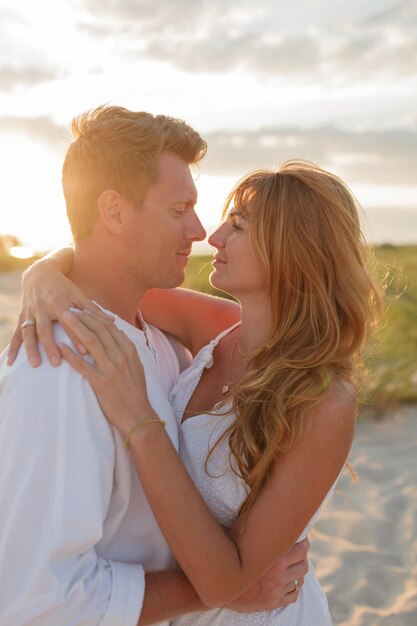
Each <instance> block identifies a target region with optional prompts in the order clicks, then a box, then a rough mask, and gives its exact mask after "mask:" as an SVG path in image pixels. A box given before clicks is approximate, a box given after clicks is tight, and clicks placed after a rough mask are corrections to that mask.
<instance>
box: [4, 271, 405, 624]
mask: <svg viewBox="0 0 417 626" xmlns="http://www.w3.org/2000/svg"><path fill="white" fill-rule="evenodd" d="M19 294H20V272H14V273H7V274H0V349H2V348H3V347H4V346H5V345H6V343H7V340H8V337H9V336H10V332H11V329H12V328H13V326H14V323H15V321H16V316H17V311H18V307H19V298H20V295H19ZM416 451H417V407H413V406H407V407H401V406H400V407H398V408H397V409H393V410H390V411H387V412H386V413H383V414H380V415H379V416H378V419H376V418H375V416H374V415H373V414H372V413H371V412H366V411H363V412H362V414H361V415H360V417H359V420H358V426H357V432H356V438H355V443H354V446H353V449H352V454H351V459H350V462H351V465H352V466H353V468H354V470H355V471H356V472H357V474H358V479H357V482H356V483H355V482H352V479H351V478H350V476H345V477H344V478H343V479H342V481H341V482H340V484H339V487H338V490H337V493H336V494H335V495H334V497H333V499H332V501H331V502H330V503H329V505H328V506H327V507H326V509H325V510H324V512H323V513H322V516H321V519H320V521H319V523H318V525H317V527H316V529H315V531H314V533H313V535H312V537H311V544H312V548H311V556H312V560H313V562H314V565H315V569H316V572H317V575H318V577H319V579H320V581H321V583H322V585H323V587H324V589H325V591H326V593H327V596H328V599H329V604H330V609H331V613H332V616H333V621H334V624H335V626H336V625H337V626H415V625H417V461H416ZM312 626H320V625H315V624H312Z"/></svg>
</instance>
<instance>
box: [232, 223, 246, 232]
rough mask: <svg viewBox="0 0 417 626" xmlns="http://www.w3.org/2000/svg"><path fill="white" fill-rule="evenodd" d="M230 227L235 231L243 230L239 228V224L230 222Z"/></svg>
mask: <svg viewBox="0 0 417 626" xmlns="http://www.w3.org/2000/svg"><path fill="white" fill-rule="evenodd" d="M232 227H233V228H234V229H235V230H243V229H242V227H241V226H239V224H238V223H237V222H232Z"/></svg>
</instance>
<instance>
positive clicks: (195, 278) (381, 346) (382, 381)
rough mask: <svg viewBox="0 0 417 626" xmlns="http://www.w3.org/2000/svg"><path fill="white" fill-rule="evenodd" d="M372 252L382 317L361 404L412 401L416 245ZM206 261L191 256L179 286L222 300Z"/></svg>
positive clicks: (416, 386) (416, 393) (416, 390)
mask: <svg viewBox="0 0 417 626" xmlns="http://www.w3.org/2000/svg"><path fill="white" fill-rule="evenodd" d="M374 253H375V259H376V263H377V271H378V273H379V275H380V276H381V277H383V276H384V277H385V281H386V284H387V289H386V295H385V304H384V314H383V317H382V320H381V323H380V326H379V329H378V331H377V332H376V334H375V335H374V337H373V339H372V340H371V341H370V343H369V346H368V347H367V352H366V359H365V364H366V367H367V369H368V373H367V375H366V380H365V397H366V402H367V403H368V404H372V405H374V406H379V407H386V406H389V405H391V404H394V403H397V402H417V246H390V245H385V246H378V247H375V248H374ZM210 261H211V256H194V257H191V259H190V263H189V265H188V268H187V272H186V279H185V283H184V285H183V286H184V287H187V288H189V289H195V290H197V291H203V292H205V293H212V294H215V295H221V296H224V294H223V293H221V292H219V291H217V290H215V289H214V288H213V287H211V285H210V284H209V282H208V277H209V275H210V272H211V271H212V267H211V265H210Z"/></svg>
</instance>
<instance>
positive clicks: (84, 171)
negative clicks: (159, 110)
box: [62, 106, 207, 241]
mask: <svg viewBox="0 0 417 626" xmlns="http://www.w3.org/2000/svg"><path fill="white" fill-rule="evenodd" d="M71 131H72V135H73V138H74V139H73V141H72V143H71V144H70V146H69V148H68V151H67V154H66V157H65V161H64V165H63V169H62V186H63V189H64V195H65V202H66V206H67V215H68V220H69V223H70V226H71V230H72V234H73V237H74V241H81V240H82V239H84V238H86V237H88V235H89V234H90V233H91V231H92V229H93V226H94V224H95V222H96V220H97V214H98V210H97V201H98V198H99V196H100V194H101V193H102V192H103V191H105V190H106V189H115V190H116V191H118V192H119V193H120V194H121V195H123V196H124V197H125V198H126V199H128V200H129V201H130V202H132V203H134V204H135V206H137V207H138V208H139V207H140V206H141V204H142V202H143V200H144V198H145V196H146V194H147V192H148V189H149V187H151V186H152V185H153V184H155V183H156V182H157V180H158V177H159V162H158V157H159V155H160V154H161V153H162V152H171V153H173V154H176V155H177V156H179V157H180V158H182V159H183V160H184V161H185V162H186V163H188V164H195V163H198V161H200V160H201V159H202V158H203V156H204V155H205V153H206V150H207V144H206V142H205V141H204V139H202V137H201V136H200V135H199V134H198V133H197V132H196V131H195V130H193V129H192V128H191V127H190V126H188V124H186V123H185V122H184V121H183V120H180V119H175V118H173V117H168V116H166V115H152V114H150V113H145V112H142V111H140V112H135V111H129V110H128V109H125V108H123V107H117V106H100V107H98V108H96V109H92V110H90V111H87V112H86V113H83V114H82V115H80V116H78V117H75V118H74V119H73V121H72V125H71Z"/></svg>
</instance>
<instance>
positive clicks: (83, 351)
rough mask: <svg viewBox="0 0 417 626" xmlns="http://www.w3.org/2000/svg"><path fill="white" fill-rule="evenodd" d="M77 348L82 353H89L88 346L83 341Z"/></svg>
mask: <svg viewBox="0 0 417 626" xmlns="http://www.w3.org/2000/svg"><path fill="white" fill-rule="evenodd" d="M77 350H78V352H79V353H80V354H87V348H86V347H85V346H83V344H82V343H79V344H78V346H77Z"/></svg>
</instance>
